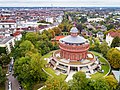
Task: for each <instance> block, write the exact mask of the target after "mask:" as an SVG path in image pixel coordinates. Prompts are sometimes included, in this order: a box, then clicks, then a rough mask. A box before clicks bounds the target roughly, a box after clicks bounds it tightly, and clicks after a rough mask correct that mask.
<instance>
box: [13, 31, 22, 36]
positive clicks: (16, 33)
mask: <svg viewBox="0 0 120 90" xmlns="http://www.w3.org/2000/svg"><path fill="white" fill-rule="evenodd" d="M20 34H21V32H20V31H16V32H15V33H13V36H14V37H16V36H18V35H20Z"/></svg>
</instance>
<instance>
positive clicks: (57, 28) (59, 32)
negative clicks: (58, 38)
mask: <svg viewBox="0 0 120 90" xmlns="http://www.w3.org/2000/svg"><path fill="white" fill-rule="evenodd" d="M52 30H53V31H54V32H55V35H59V34H61V29H60V28H59V27H54V28H53V29H52Z"/></svg>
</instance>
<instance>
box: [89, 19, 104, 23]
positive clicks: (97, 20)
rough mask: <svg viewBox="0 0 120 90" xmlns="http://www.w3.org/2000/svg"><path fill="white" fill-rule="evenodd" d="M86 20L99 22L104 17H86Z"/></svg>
mask: <svg viewBox="0 0 120 90" xmlns="http://www.w3.org/2000/svg"><path fill="white" fill-rule="evenodd" d="M87 21H88V22H99V21H104V18H88V19H87Z"/></svg>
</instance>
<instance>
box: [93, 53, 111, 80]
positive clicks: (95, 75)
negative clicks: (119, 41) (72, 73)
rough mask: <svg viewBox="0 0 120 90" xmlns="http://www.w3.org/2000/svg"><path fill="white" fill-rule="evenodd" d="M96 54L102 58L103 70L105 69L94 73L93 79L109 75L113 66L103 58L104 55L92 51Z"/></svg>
mask: <svg viewBox="0 0 120 90" xmlns="http://www.w3.org/2000/svg"><path fill="white" fill-rule="evenodd" d="M92 53H93V54H94V55H95V56H98V59H99V60H100V62H101V63H103V64H102V66H101V67H102V70H104V73H99V72H97V73H95V74H93V75H91V77H92V79H97V78H100V77H103V76H105V75H107V74H108V73H109V71H110V69H111V67H110V66H109V64H108V62H107V61H106V60H105V58H103V56H102V55H101V54H99V53H97V52H92Z"/></svg>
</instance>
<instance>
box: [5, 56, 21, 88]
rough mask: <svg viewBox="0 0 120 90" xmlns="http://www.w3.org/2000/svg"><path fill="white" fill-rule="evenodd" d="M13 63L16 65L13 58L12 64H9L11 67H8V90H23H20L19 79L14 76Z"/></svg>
mask: <svg viewBox="0 0 120 90" xmlns="http://www.w3.org/2000/svg"><path fill="white" fill-rule="evenodd" d="M13 63H14V60H13V58H12V60H11V62H10V64H9V67H8V74H6V75H7V79H8V80H7V81H6V85H5V86H6V90H22V89H20V88H19V87H20V85H19V83H18V81H17V79H16V78H15V77H14V76H13V73H14V71H13Z"/></svg>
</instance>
